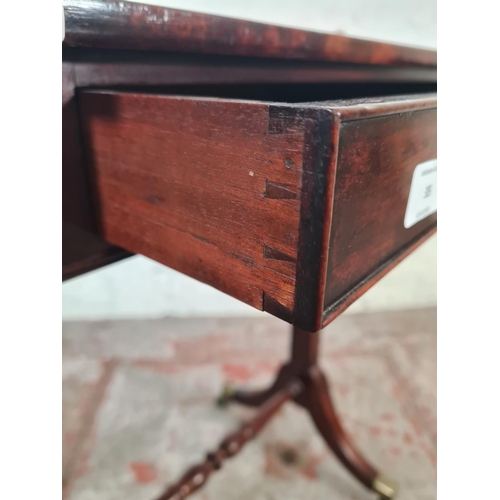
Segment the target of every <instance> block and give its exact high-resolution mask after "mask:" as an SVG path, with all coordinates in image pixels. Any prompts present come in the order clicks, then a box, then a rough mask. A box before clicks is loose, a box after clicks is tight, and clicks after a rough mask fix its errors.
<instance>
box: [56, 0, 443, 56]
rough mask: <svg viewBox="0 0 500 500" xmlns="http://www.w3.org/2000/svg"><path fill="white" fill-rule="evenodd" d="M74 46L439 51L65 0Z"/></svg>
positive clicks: (308, 52) (98, 0)
mask: <svg viewBox="0 0 500 500" xmlns="http://www.w3.org/2000/svg"><path fill="white" fill-rule="evenodd" d="M63 6H64V11H65V17H66V37H65V40H64V43H65V44H67V45H71V46H82V47H98V48H110V49H132V50H149V51H152V50H156V51H169V52H175V51H180V52H198V53H205V54H228V55H237V56H256V57H273V58H282V59H283V58H285V59H306V60H310V61H335V62H350V63H359V64H380V65H401V66H410V65H415V66H436V61H437V58H436V52H435V51H433V50H423V49H416V48H411V47H403V46H397V45H392V44H388V43H380V42H372V41H366V40H358V39H355V38H349V37H345V36H340V35H333V34H332V35H330V34H322V33H315V32H311V31H303V30H298V29H292V28H283V27H278V26H271V25H266V24H260V23H254V22H250V21H242V20H238V19H229V18H224V17H218V16H212V15H208V14H200V13H195V12H185V11H180V10H175V9H170V8H163V7H156V6H150V5H142V4H137V3H131V2H125V1H105V0H64V1H63Z"/></svg>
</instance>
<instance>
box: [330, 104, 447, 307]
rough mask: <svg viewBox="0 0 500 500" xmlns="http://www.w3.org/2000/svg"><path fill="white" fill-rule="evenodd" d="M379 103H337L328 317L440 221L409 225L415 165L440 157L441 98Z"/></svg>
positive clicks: (427, 218) (434, 220) (433, 216)
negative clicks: (407, 216) (438, 104)
mask: <svg viewBox="0 0 500 500" xmlns="http://www.w3.org/2000/svg"><path fill="white" fill-rule="evenodd" d="M374 101H375V100H369V101H368V102H363V103H362V105H359V104H358V103H359V101H355V102H356V104H351V105H350V106H348V105H347V104H345V107H341V106H339V105H335V110H336V113H337V114H338V116H339V121H340V128H339V142H338V156H337V160H336V176H335V191H334V195H333V198H334V203H333V216H332V223H331V232H330V240H329V253H328V269H327V281H326V290H325V297H324V303H325V309H327V310H328V313H327V316H328V315H331V314H332V312H333V311H334V310H335V304H336V303H338V304H337V306H340V305H342V303H343V302H344V301H345V300H346V297H347V296H348V295H350V294H352V293H353V292H354V290H355V289H357V288H359V286H360V285H361V284H362V283H363V281H364V280H365V279H366V278H367V277H368V276H372V275H377V274H380V272H381V271H382V268H383V267H385V266H386V264H387V262H388V261H390V260H391V259H393V258H394V257H395V256H396V255H397V254H398V252H401V251H403V250H404V249H406V248H407V247H409V246H411V245H412V244H413V243H414V242H415V241H419V240H421V239H422V238H423V237H424V236H425V235H426V234H427V233H428V232H429V231H430V230H432V228H433V227H435V225H436V223H437V214H433V215H430V216H429V217H426V218H425V219H424V220H422V221H420V222H418V223H417V224H415V225H414V226H412V227H411V228H408V229H407V228H405V227H404V224H403V220H404V214H405V211H406V206H407V203H408V197H409V191H410V186H411V180H412V175H413V171H414V169H415V167H416V166H417V165H418V164H419V163H422V162H424V161H427V160H430V159H433V158H436V157H437V144H436V115H437V110H436V107H435V106H436V101H435V99H434V98H432V97H424V98H407V99H403V100H399V101H398V100H394V101H392V102H391V103H389V102H378V103H376V102H374ZM377 270H380V272H377Z"/></svg>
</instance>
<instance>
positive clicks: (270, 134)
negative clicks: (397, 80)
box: [80, 91, 436, 331]
mask: <svg viewBox="0 0 500 500" xmlns="http://www.w3.org/2000/svg"><path fill="white" fill-rule="evenodd" d="M80 104H81V110H80V111H81V116H82V122H83V130H84V137H85V141H86V146H87V150H88V154H87V158H88V159H89V162H90V164H91V165H90V166H91V170H92V172H93V186H94V190H95V194H96V202H97V212H98V213H99V218H100V223H101V224H100V225H101V233H102V236H103V238H104V239H105V240H107V241H108V242H110V243H112V244H114V245H118V246H120V247H122V248H124V249H126V250H128V251H130V252H133V253H138V254H143V255H146V256H147V257H150V258H152V259H154V260H157V261H158V262H161V263H163V264H165V265H167V266H169V267H172V268H174V269H176V270H178V271H180V272H182V273H184V274H187V275H188V276H191V277H193V278H195V279H197V280H200V281H202V282H204V283H207V284H209V285H212V286H214V287H215V288H217V289H219V290H221V291H223V292H225V293H228V294H229V295H232V296H233V297H236V298H237V299H239V300H242V301H243V302H246V303H247V304H250V305H252V306H254V307H256V308H258V309H261V310H264V311H267V312H269V313H271V314H274V315H276V316H278V317H280V318H282V319H284V320H286V321H289V322H291V323H293V324H295V325H297V326H299V327H301V328H303V329H306V330H311V331H312V330H317V329H319V328H320V327H321V326H322V325H323V324H325V323H326V322H328V321H329V320H331V318H333V317H335V315H337V314H339V313H340V312H341V310H342V309H343V308H345V307H346V306H347V304H349V303H350V301H352V299H353V297H356V296H358V295H359V294H360V293H362V292H363V291H364V290H365V289H366V288H368V287H369V286H371V285H372V284H373V283H374V282H375V281H376V280H377V279H378V278H379V277H380V276H382V275H383V274H384V273H385V272H387V270H388V269H390V268H391V267H392V266H393V265H395V263H396V262H397V261H398V260H399V259H401V258H402V256H403V255H406V254H407V253H408V252H409V251H411V249H412V248H414V247H415V246H416V245H418V244H419V243H420V242H421V241H422V240H423V239H424V238H425V237H426V236H427V235H428V234H429V233H430V231H431V230H432V228H433V227H435V221H436V217H435V215H433V216H430V217H427V218H426V219H424V220H423V221H420V222H418V223H417V224H415V225H414V226H412V227H411V228H409V229H405V228H404V225H403V222H402V221H403V219H404V212H405V208H406V203H407V199H408V192H409V187H410V183H411V176H412V172H413V169H414V168H415V166H416V165H417V164H418V163H419V162H422V161H425V160H428V159H431V158H435V154H436V147H435V133H436V132H435V116H436V111H435V107H436V105H435V99H433V98H429V97H428V96H415V97H403V98H387V99H380V100H377V99H368V100H361V101H360V100H354V101H348V102H346V101H337V102H322V103H311V104H294V105H287V104H274V103H265V102H255V101H254V102H252V101H236V100H223V99H210V98H194V97H193V98H189V97H174V96H163V95H153V94H151V95H149V94H137V93H126V92H108V91H86V92H83V93H82V95H81V99H80Z"/></svg>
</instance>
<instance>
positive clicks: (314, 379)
mask: <svg viewBox="0 0 500 500" xmlns="http://www.w3.org/2000/svg"><path fill="white" fill-rule="evenodd" d="M303 381H304V386H305V390H304V391H303V392H302V394H301V395H300V396H299V398H298V402H299V403H300V404H301V405H302V406H304V407H305V408H306V409H307V410H308V411H309V413H310V414H311V417H312V419H313V421H314V423H315V424H316V427H317V429H318V431H319V432H320V434H321V435H322V436H323V439H324V440H325V441H326V442H327V444H328V446H329V447H330V448H331V449H332V451H333V452H334V453H335V455H337V457H338V458H339V460H340V461H341V462H342V463H343V464H344V466H345V467H346V468H347V469H348V470H349V471H350V472H351V473H352V474H353V475H354V476H355V477H356V478H358V479H359V481H361V482H362V483H363V484H364V485H365V486H366V487H368V488H370V489H372V490H373V491H375V492H376V493H378V494H379V497H380V499H383V500H388V499H393V498H395V495H396V491H397V485H396V484H395V483H394V482H392V481H390V480H388V479H386V478H384V477H383V476H382V475H381V474H380V473H379V472H378V471H377V470H376V469H375V468H374V467H373V466H372V465H371V464H370V463H369V462H368V461H367V460H366V459H365V458H364V457H363V455H362V454H361V453H360V452H359V451H358V450H357V449H356V447H355V445H354V444H353V443H352V441H351V440H350V439H349V437H348V436H347V434H346V433H345V431H344V429H343V428H342V425H341V423H340V420H339V418H338V416H337V413H336V412H335V408H334V406H333V402H332V399H331V398H330V393H329V391H328V383H327V381H326V378H325V376H324V375H323V373H322V371H321V370H320V369H319V368H318V367H317V366H314V367H311V369H310V370H309V373H308V374H307V375H306V376H304V378H303Z"/></svg>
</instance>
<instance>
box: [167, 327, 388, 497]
mask: <svg viewBox="0 0 500 500" xmlns="http://www.w3.org/2000/svg"><path fill="white" fill-rule="evenodd" d="M319 336H320V332H319V331H318V332H315V333H310V332H306V331H304V330H301V329H299V328H296V327H295V328H294V329H293V340H292V353H291V358H290V361H289V362H288V363H287V364H285V365H283V366H282V368H281V369H280V371H279V372H278V375H277V377H276V380H275V381H274V383H273V384H272V385H271V387H269V388H267V389H264V390H262V391H257V392H246V391H241V390H234V389H232V388H230V387H229V386H228V387H226V388H225V390H224V392H223V394H222V395H221V397H220V398H219V400H218V403H219V404H221V405H226V404H228V403H231V402H235V403H240V404H243V405H247V406H257V407H260V411H259V413H258V414H257V416H256V417H254V419H253V420H251V421H250V422H248V423H246V424H244V425H243V426H242V427H241V428H240V430H238V431H237V432H235V433H233V434H231V435H229V436H228V437H227V438H226V439H224V441H223V442H222V443H221V444H220V446H219V448H218V449H217V450H216V451H214V452H211V453H209V454H208V455H207V457H206V459H205V461H204V462H203V463H202V464H199V465H197V466H195V467H193V468H191V469H190V470H189V471H188V472H186V474H184V476H182V478H181V479H180V480H179V481H178V482H177V483H176V484H174V485H172V486H171V487H169V488H168V489H167V490H166V491H165V492H164V493H163V494H162V495H161V496H160V497H159V499H158V500H181V499H184V498H187V497H188V496H189V495H191V494H192V493H194V492H195V491H197V490H198V489H200V488H201V487H202V486H203V485H204V484H205V483H206V482H207V480H208V479H209V477H210V476H211V474H212V473H213V472H214V471H216V470H218V469H220V468H221V467H222V463H223V461H224V460H226V459H227V458H230V457H232V456H234V455H236V454H237V453H238V452H239V451H240V450H241V449H242V448H243V446H244V445H245V444H246V443H247V442H248V441H249V440H250V439H252V438H253V437H255V436H256V435H257V434H258V433H259V432H260V430H261V429H262V428H263V427H264V426H265V425H266V424H267V423H268V422H269V420H270V419H271V418H272V417H273V416H274V415H275V414H276V413H277V412H278V410H279V409H280V408H281V407H282V406H283V404H284V403H286V402H287V401H294V402H295V403H297V404H299V405H300V406H302V407H304V408H305V409H306V410H307V411H308V412H309V414H310V415H311V418H312V419H313V421H314V423H315V424H316V428H317V429H318V431H319V433H320V434H321V435H322V436H323V439H324V440H325V441H326V442H327V444H328V446H329V447H330V448H331V450H332V451H333V453H335V455H336V456H337V457H338V458H339V460H340V461H341V462H342V463H343V464H344V466H345V467H346V468H347V469H348V470H349V471H350V472H351V473H352V474H353V475H354V476H355V477H356V478H357V479H358V480H359V481H360V482H361V483H363V484H364V485H365V486H366V487H367V488H369V489H371V490H373V491H374V492H376V493H377V494H378V495H379V498H380V499H383V500H387V499H392V498H395V495H396V490H397V485H396V484H395V483H394V482H393V481H391V480H389V479H387V478H385V477H384V476H383V475H382V474H381V473H380V472H379V471H377V469H375V468H374V467H373V466H372V465H371V464H370V463H369V462H368V461H367V460H366V459H365V458H364V457H363V455H362V454H361V453H360V452H359V451H358V450H357V449H356V446H355V445H354V443H352V441H351V440H350V439H349V438H348V437H347V434H346V433H345V432H344V430H343V428H342V424H341V422H340V420H339V417H338V415H337V413H336V411H335V406H334V403H333V401H332V399H331V396H330V392H329V390H328V383H327V381H326V378H325V376H324V374H323V372H322V370H321V368H320V367H319V366H318V364H317V360H318V343H319Z"/></svg>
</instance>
